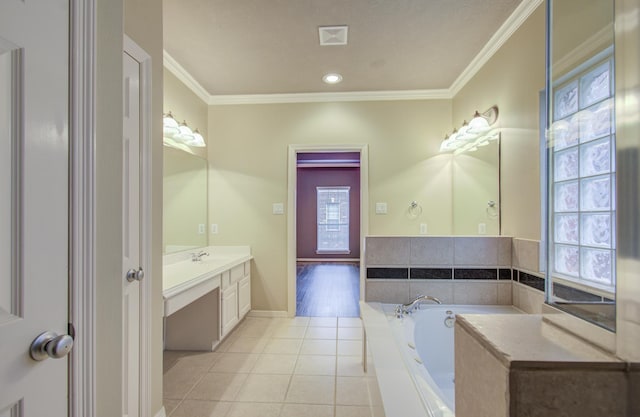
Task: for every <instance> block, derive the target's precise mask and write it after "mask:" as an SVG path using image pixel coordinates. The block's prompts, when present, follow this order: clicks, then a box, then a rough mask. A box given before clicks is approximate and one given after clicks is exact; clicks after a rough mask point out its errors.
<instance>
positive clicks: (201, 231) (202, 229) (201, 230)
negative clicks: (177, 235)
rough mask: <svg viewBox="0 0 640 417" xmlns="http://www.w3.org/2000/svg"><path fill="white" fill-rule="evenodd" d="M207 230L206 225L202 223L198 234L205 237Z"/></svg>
mask: <svg viewBox="0 0 640 417" xmlns="http://www.w3.org/2000/svg"><path fill="white" fill-rule="evenodd" d="M205 230H206V229H205V228H204V223H200V224H199V225H198V234H199V235H204V233H205Z"/></svg>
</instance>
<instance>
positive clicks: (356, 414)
mask: <svg viewBox="0 0 640 417" xmlns="http://www.w3.org/2000/svg"><path fill="white" fill-rule="evenodd" d="M371 414H372V410H371V408H370V407H363V406H355V405H337V406H336V417H371Z"/></svg>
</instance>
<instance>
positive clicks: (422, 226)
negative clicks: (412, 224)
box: [420, 223, 427, 235]
mask: <svg viewBox="0 0 640 417" xmlns="http://www.w3.org/2000/svg"><path fill="white" fill-rule="evenodd" d="M420 234H421V235H426V234H427V224H426V223H420Z"/></svg>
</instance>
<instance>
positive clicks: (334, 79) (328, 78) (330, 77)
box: [322, 72, 342, 84]
mask: <svg viewBox="0 0 640 417" xmlns="http://www.w3.org/2000/svg"><path fill="white" fill-rule="evenodd" d="M322 81H324V82H325V83H327V84H338V83H339V82H340V81H342V75H340V74H338V73H337V72H330V73H329V74H325V75H324V76H323V77H322Z"/></svg>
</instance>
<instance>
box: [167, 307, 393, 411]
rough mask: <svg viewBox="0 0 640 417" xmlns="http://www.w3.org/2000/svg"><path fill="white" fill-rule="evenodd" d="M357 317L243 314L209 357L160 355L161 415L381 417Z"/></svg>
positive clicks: (169, 353)
mask: <svg viewBox="0 0 640 417" xmlns="http://www.w3.org/2000/svg"><path fill="white" fill-rule="evenodd" d="M361 355H362V327H361V322H360V319H358V318H342V317H341V318H336V317H296V318H293V319H284V318H282V319H280V318H278V319H269V318H256V317H247V318H246V319H245V320H244V321H243V322H242V323H241V324H240V325H239V326H238V327H237V328H236V329H235V330H234V331H233V333H232V334H231V335H229V336H228V337H227V338H226V339H225V340H224V342H223V343H222V344H220V345H219V346H218V349H216V351H215V352H180V351H165V352H164V394H163V395H164V405H165V410H166V412H167V416H169V417H384V410H383V408H382V403H381V399H380V392H379V390H378V385H377V382H376V378H375V370H374V369H373V365H372V363H371V361H369V371H368V372H367V373H364V372H363V370H362V362H361Z"/></svg>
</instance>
